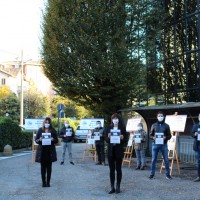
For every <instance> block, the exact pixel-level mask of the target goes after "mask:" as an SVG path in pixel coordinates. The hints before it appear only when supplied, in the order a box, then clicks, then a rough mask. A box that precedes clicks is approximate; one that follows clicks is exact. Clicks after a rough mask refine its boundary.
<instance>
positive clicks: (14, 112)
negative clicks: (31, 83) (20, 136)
mask: <svg viewBox="0 0 200 200" xmlns="http://www.w3.org/2000/svg"><path fill="white" fill-rule="evenodd" d="M9 93H10V94H9V95H8V96H5V97H4V98H1V99H0V116H6V114H8V116H9V118H11V119H12V120H14V121H16V122H19V109H20V104H19V99H18V97H17V96H16V94H15V93H13V92H11V91H10V92H9Z"/></svg>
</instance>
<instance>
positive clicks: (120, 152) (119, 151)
mask: <svg viewBox="0 0 200 200" xmlns="http://www.w3.org/2000/svg"><path fill="white" fill-rule="evenodd" d="M111 129H113V126H110V127H109V128H108V129H107V132H106V138H105V140H106V142H107V143H108V157H112V156H113V154H115V157H116V158H123V157H124V139H122V140H120V144H115V145H114V144H111V143H110V138H109V137H108V133H110V132H111V131H110V130H111ZM118 129H120V130H121V135H123V136H124V138H125V135H126V129H125V127H124V126H119V127H118ZM113 151H114V152H113Z"/></svg>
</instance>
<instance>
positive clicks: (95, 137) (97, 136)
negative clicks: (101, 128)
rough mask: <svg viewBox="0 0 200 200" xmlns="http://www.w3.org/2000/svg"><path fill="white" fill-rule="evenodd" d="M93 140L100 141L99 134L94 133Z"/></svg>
mask: <svg viewBox="0 0 200 200" xmlns="http://www.w3.org/2000/svg"><path fill="white" fill-rule="evenodd" d="M94 140H100V132H94Z"/></svg>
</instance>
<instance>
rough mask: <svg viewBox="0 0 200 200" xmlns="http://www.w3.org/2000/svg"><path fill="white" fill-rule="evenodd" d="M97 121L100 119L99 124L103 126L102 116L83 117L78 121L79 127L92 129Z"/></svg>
mask: <svg viewBox="0 0 200 200" xmlns="http://www.w3.org/2000/svg"><path fill="white" fill-rule="evenodd" d="M97 121H100V122H101V126H102V127H104V118H83V119H81V122H80V129H84V130H93V129H95V128H96V122H97Z"/></svg>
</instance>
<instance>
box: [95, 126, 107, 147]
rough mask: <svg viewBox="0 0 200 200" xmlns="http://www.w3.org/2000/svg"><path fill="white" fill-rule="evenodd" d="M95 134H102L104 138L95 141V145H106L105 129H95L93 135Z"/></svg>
mask: <svg viewBox="0 0 200 200" xmlns="http://www.w3.org/2000/svg"><path fill="white" fill-rule="evenodd" d="M94 132H100V134H102V136H100V140H95V145H98V144H104V140H105V136H106V133H105V130H104V128H103V127H100V128H95V129H94V130H93V133H94Z"/></svg>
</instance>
